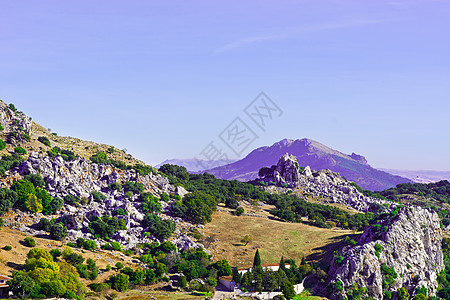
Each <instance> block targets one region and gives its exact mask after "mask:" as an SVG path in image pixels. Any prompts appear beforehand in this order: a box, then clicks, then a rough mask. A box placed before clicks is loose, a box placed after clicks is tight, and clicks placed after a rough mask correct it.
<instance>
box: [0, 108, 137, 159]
mask: <svg viewBox="0 0 450 300" xmlns="http://www.w3.org/2000/svg"><path fill="white" fill-rule="evenodd" d="M0 125H1V126H2V128H3V130H0V139H2V140H3V141H5V142H7V145H6V148H5V149H3V150H0V154H3V155H7V154H9V153H11V152H14V148H15V147H16V146H20V147H22V148H24V149H25V150H26V151H27V152H28V153H30V152H33V151H34V152H38V153H45V152H47V151H48V150H51V148H52V147H59V148H61V149H65V150H70V151H72V152H74V153H75V154H76V155H77V156H80V157H84V158H89V157H91V156H92V155H94V154H96V153H97V152H99V151H102V152H105V153H108V156H109V158H111V159H115V160H120V161H123V162H124V163H125V164H128V165H133V164H143V162H142V161H140V160H138V159H136V158H134V157H133V156H131V155H130V154H127V153H126V151H124V149H123V150H120V149H117V148H116V147H113V146H111V145H105V144H99V143H95V142H90V141H84V140H81V139H78V138H74V137H63V136H58V134H57V133H55V132H53V133H52V132H51V131H50V130H48V129H46V128H44V127H43V126H41V125H39V124H37V123H35V122H33V121H32V119H31V117H29V116H27V115H26V114H25V113H23V112H21V111H19V110H18V109H17V108H16V107H15V106H14V105H12V104H10V105H7V104H5V103H4V102H3V101H1V100H0ZM40 137H45V138H47V139H48V140H49V143H50V146H48V145H45V144H44V143H42V142H40V141H39V140H38V138H40Z"/></svg>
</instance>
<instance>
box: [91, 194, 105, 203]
mask: <svg viewBox="0 0 450 300" xmlns="http://www.w3.org/2000/svg"><path fill="white" fill-rule="evenodd" d="M91 196H92V199H94V201H97V202H102V201H103V200H105V199H106V196H105V194H103V193H102V192H97V191H92V192H91Z"/></svg>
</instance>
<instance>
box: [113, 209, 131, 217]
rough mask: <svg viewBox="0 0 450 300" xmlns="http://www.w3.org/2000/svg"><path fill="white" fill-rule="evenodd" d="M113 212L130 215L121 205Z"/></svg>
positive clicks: (119, 214)
mask: <svg viewBox="0 0 450 300" xmlns="http://www.w3.org/2000/svg"><path fill="white" fill-rule="evenodd" d="M113 214H114V215H116V216H128V213H127V212H126V211H125V210H124V209H123V208H121V207H119V208H118V209H116V210H115V211H114V212H113Z"/></svg>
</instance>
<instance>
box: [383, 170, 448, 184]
mask: <svg viewBox="0 0 450 300" xmlns="http://www.w3.org/2000/svg"><path fill="white" fill-rule="evenodd" d="M378 170H380V171H384V172H387V173H390V174H393V175H398V176H402V177H405V178H408V179H410V180H412V181H413V182H417V183H431V182H438V181H441V180H448V181H450V171H432V170H397V169H383V168H378Z"/></svg>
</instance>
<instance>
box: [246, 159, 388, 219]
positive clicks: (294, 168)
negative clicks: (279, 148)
mask: <svg viewBox="0 0 450 300" xmlns="http://www.w3.org/2000/svg"><path fill="white" fill-rule="evenodd" d="M260 175H262V178H258V179H256V180H255V181H254V182H255V183H260V182H261V181H264V182H265V183H266V184H269V185H270V184H275V186H277V187H285V188H293V189H300V190H301V191H302V192H303V193H304V194H305V193H308V194H311V195H314V196H318V197H320V198H323V199H324V200H325V202H326V203H340V204H343V205H346V206H348V207H351V208H353V209H356V210H358V211H362V212H366V211H373V210H377V208H378V207H379V206H380V205H383V204H384V205H386V206H391V205H392V203H391V202H388V201H384V200H381V199H378V198H373V197H367V196H365V195H363V194H362V193H361V192H359V191H358V190H357V188H356V187H355V186H354V185H352V183H351V182H350V181H348V180H347V179H345V178H342V177H341V176H340V175H339V174H338V173H335V172H333V171H330V170H320V171H312V170H311V168H310V167H309V166H306V167H305V168H304V169H303V170H302V171H300V167H299V162H298V161H297V158H296V157H295V156H293V155H289V154H288V153H286V154H284V155H283V156H282V157H281V158H280V159H279V160H278V163H277V164H276V165H274V166H272V167H270V168H263V169H262V170H261V172H260ZM266 189H267V190H269V191H270V190H274V189H277V188H276V187H270V186H269V187H267V188H266Z"/></svg>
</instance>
